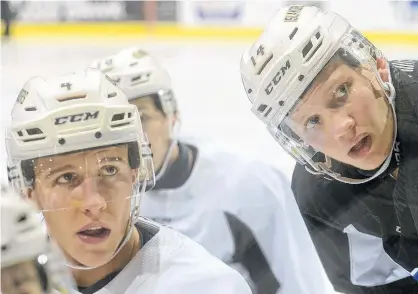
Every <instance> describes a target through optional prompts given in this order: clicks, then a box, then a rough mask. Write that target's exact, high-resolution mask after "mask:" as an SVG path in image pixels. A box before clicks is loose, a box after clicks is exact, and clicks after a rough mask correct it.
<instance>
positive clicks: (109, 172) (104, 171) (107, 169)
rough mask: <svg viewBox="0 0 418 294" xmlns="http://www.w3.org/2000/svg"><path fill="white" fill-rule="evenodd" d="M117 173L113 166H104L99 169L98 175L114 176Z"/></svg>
mask: <svg viewBox="0 0 418 294" xmlns="http://www.w3.org/2000/svg"><path fill="white" fill-rule="evenodd" d="M118 172H119V169H118V168H117V167H115V166H113V165H106V166H103V167H102V168H101V169H100V175H102V176H106V177H108V176H114V175H116V174H117V173H118Z"/></svg>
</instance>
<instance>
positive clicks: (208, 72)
mask: <svg viewBox="0 0 418 294" xmlns="http://www.w3.org/2000/svg"><path fill="white" fill-rule="evenodd" d="M248 45H249V42H232V41H218V42H216V41H181V40H171V41H161V40H151V39H139V40H135V39H129V40H125V39H107V40H104V39H83V40H80V39H77V40H76V39H63V40H56V39H55V40H25V41H19V42H17V41H16V42H13V41H9V42H7V43H5V42H3V44H2V48H1V57H2V59H1V64H2V75H1V135H0V136H1V137H0V146H1V147H0V148H1V151H0V153H1V154H0V162H1V166H0V170H1V174H0V178H1V181H2V182H3V181H6V180H7V178H6V173H5V163H6V150H5V146H4V128H5V125H6V124H7V123H9V121H10V110H11V108H12V106H13V104H14V102H15V100H16V97H17V94H18V93H19V91H20V89H21V87H22V86H23V84H24V82H25V81H26V80H27V79H29V78H30V77H33V76H37V75H40V76H45V77H48V76H53V75H56V74H65V73H68V72H72V71H77V70H82V69H83V68H84V67H86V66H88V65H89V64H90V63H91V61H92V60H94V59H97V58H102V57H105V56H107V55H110V54H114V53H116V52H118V51H119V50H121V49H124V48H126V47H131V46H140V47H142V48H144V49H146V50H149V51H150V52H152V53H154V54H155V55H156V56H157V57H159V58H160V59H161V61H162V62H163V64H164V65H165V67H166V68H167V69H168V71H169V72H170V74H171V76H172V80H173V89H174V93H175V95H176V97H177V99H178V101H179V107H180V110H181V118H182V131H181V133H182V135H187V136H188V135H197V136H199V137H202V138H203V139H204V140H209V141H208V142H211V143H212V142H213V143H215V144H220V145H224V146H225V147H226V148H229V149H230V150H233V151H234V152H236V153H240V154H243V155H245V156H248V157H249V158H252V157H255V158H259V159H261V160H265V161H267V162H269V163H271V164H273V165H276V166H278V167H280V168H281V169H282V170H283V171H284V172H285V173H286V175H287V176H288V177H289V178H290V177H291V172H292V168H293V165H294V162H293V160H292V159H291V158H290V157H289V156H288V155H286V154H284V152H282V151H281V150H280V148H279V146H278V145H277V144H276V143H275V141H274V140H273V139H272V138H271V137H270V135H269V134H268V133H267V130H266V129H265V127H264V126H263V125H262V124H261V123H260V122H259V121H258V120H257V119H256V117H255V116H254V115H253V114H252V113H251V111H250V102H249V101H248V100H247V98H246V96H245V91H244V90H243V87H242V85H241V77H240V73H239V61H240V58H241V54H242V52H243V50H244V49H245V48H246V47H247V46H248ZM417 49H418V48H411V47H409V48H396V47H383V50H384V52H385V54H386V55H387V57H388V58H389V59H416V58H418V50H417Z"/></svg>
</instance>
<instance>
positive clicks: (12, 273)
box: [1, 261, 43, 294]
mask: <svg viewBox="0 0 418 294" xmlns="http://www.w3.org/2000/svg"><path fill="white" fill-rule="evenodd" d="M1 293H2V294H42V293H43V290H42V286H41V280H40V276H39V274H38V271H37V269H36V266H35V265H34V262H33V261H26V262H22V263H19V264H16V265H12V266H10V267H7V268H2V269H1Z"/></svg>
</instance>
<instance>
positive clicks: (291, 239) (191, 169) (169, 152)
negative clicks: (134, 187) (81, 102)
mask: <svg viewBox="0 0 418 294" xmlns="http://www.w3.org/2000/svg"><path fill="white" fill-rule="evenodd" d="M92 67H99V68H100V69H101V70H102V71H103V72H104V73H106V74H107V75H108V76H109V77H110V78H111V79H112V80H113V81H114V82H115V83H116V84H117V85H119V86H120V88H121V89H122V90H123V91H124V92H125V93H126V95H127V97H128V98H129V102H130V103H131V104H133V105H135V106H137V107H138V109H139V110H140V112H141V119H142V123H143V126H144V131H145V132H146V134H147V135H148V138H149V139H150V143H151V149H152V151H153V154H154V157H153V161H154V166H155V168H156V171H157V175H156V179H157V181H156V185H155V187H154V189H153V190H152V191H149V192H147V193H146V194H145V195H144V196H143V199H142V205H141V215H143V216H145V217H148V218H151V219H153V220H155V221H157V222H159V223H162V224H165V225H168V226H170V227H172V228H174V229H177V230H179V231H180V232H182V233H184V234H186V235H187V236H189V237H191V238H192V239H194V240H195V241H197V242H199V243H200V244H202V245H203V246H204V247H205V248H206V249H208V250H209V252H211V253H212V254H214V255H215V256H217V257H219V258H220V259H222V260H223V261H225V262H226V263H227V264H229V265H231V266H232V267H234V268H236V269H238V270H239V271H240V272H241V273H242V274H243V276H245V277H246V278H247V280H248V281H249V284H250V285H251V286H252V289H253V293H259V294H269V293H271V294H272V293H289V294H294V293H298V294H304V293H327V289H326V288H327V285H328V284H327V281H326V279H324V276H325V274H324V275H322V273H323V269H322V268H321V265H320V263H319V259H318V256H317V253H316V252H315V250H314V248H313V245H312V241H311V240H310V237H309V234H308V232H307V230H306V228H305V225H304V223H303V220H302V218H301V216H300V212H299V211H298V209H297V206H296V203H295V201H294V198H293V195H292V192H291V190H290V183H288V182H287V181H286V180H285V177H284V175H283V174H282V173H281V172H280V171H278V170H276V169H274V168H272V167H270V166H268V165H265V164H263V163H261V162H257V161H250V160H244V159H243V158H239V157H237V156H235V155H233V154H231V153H227V152H224V151H221V150H217V149H216V150H215V149H214V148H212V147H211V146H208V145H206V146H203V144H202V145H201V144H199V143H198V141H199V140H198V138H189V139H181V138H180V139H179V136H178V133H179V121H180V117H179V109H178V107H177V101H176V98H175V97H174V94H173V91H172V86H171V80H170V77H169V74H168V72H167V71H166V70H165V69H164V68H163V67H162V66H161V65H160V64H159V62H158V61H157V60H156V59H155V58H154V57H153V56H151V55H149V54H148V53H147V52H145V51H143V50H140V49H138V48H131V49H126V50H123V51H121V52H119V53H118V54H116V55H114V56H109V57H107V58H104V59H103V60H101V61H96V62H94V63H93V64H92ZM200 90H202V89H200ZM197 98H198V97H197ZM203 103H209V101H204V102H203ZM214 116H216V114H214ZM249 140H250V139H249ZM192 141H193V142H192Z"/></svg>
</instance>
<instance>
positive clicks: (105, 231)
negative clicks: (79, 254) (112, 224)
mask: <svg viewBox="0 0 418 294" xmlns="http://www.w3.org/2000/svg"><path fill="white" fill-rule="evenodd" d="M110 231H111V230H110V229H109V228H107V227H105V226H102V225H97V224H90V225H87V226H84V227H83V228H81V230H80V231H78V232H77V236H78V238H79V239H80V240H81V241H82V242H84V243H86V244H98V243H101V242H103V241H105V240H106V239H107V238H108V237H109V235H110Z"/></svg>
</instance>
